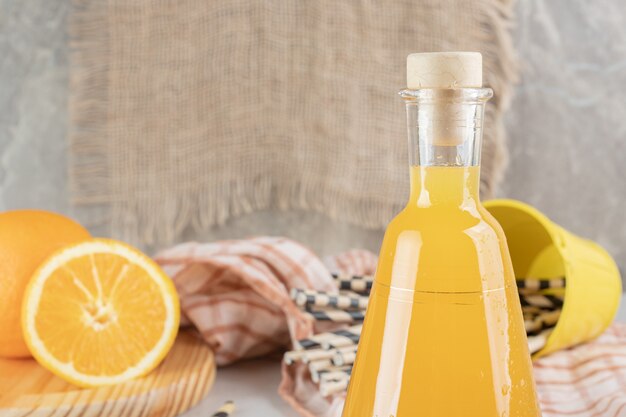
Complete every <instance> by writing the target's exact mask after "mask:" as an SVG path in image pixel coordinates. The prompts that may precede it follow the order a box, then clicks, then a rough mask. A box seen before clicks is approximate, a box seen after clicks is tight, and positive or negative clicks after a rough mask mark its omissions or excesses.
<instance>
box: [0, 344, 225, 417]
mask: <svg viewBox="0 0 626 417" xmlns="http://www.w3.org/2000/svg"><path fill="white" fill-rule="evenodd" d="M214 379H215V362H214V359H213V353H212V352H211V350H210V349H209V348H208V347H207V346H206V344H204V343H203V342H202V341H201V340H200V339H199V338H198V337H197V336H196V335H195V334H193V333H191V332H181V333H180V334H179V335H178V338H177V339H176V342H175V343H174V346H173V347H172V350H171V351H170V352H169V353H168V355H167V357H166V358H165V360H164V361H163V363H161V365H159V367H158V368H157V369H155V370H154V371H152V372H151V373H150V374H148V375H147V376H145V377H143V378H139V379H136V380H133V381H130V382H126V383H124V384H119V385H114V386H110V387H101V388H91V389H82V388H78V387H76V386H74V385H71V384H68V383H67V382H65V381H63V380H61V379H60V378H57V377H56V376H54V375H52V374H51V373H50V372H48V371H47V370H45V369H44V368H42V367H41V366H39V364H37V362H35V361H34V360H33V359H24V360H6V359H0V417H25V416H28V417H50V416H55V417H56V416H59V417H74V416H81V417H92V416H100V417H108V416H110V417H124V416H141V417H171V416H176V415H178V414H180V413H182V412H183V411H185V410H188V409H189V408H191V407H193V406H194V405H195V404H196V403H197V402H198V401H200V400H201V399H202V398H204V397H205V396H206V395H207V393H208V392H209V390H210V389H211V386H212V385H213V380H214Z"/></svg>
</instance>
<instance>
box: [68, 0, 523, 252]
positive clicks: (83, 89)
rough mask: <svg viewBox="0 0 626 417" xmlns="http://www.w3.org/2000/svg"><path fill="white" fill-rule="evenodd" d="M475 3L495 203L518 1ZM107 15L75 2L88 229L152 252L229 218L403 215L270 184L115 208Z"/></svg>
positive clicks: (368, 221)
mask: <svg viewBox="0 0 626 417" xmlns="http://www.w3.org/2000/svg"><path fill="white" fill-rule="evenodd" d="M480 3H481V5H482V6H483V7H482V11H483V15H482V16H481V18H482V20H483V22H484V27H485V28H491V29H493V30H485V31H484V32H483V34H484V36H485V37H486V38H488V44H489V45H490V47H489V48H488V49H487V50H484V51H482V52H483V55H485V56H488V57H489V58H488V59H485V61H486V62H494V63H495V64H496V66H497V67H496V68H491V67H489V66H488V67H487V68H486V71H485V73H486V74H487V77H486V80H485V82H486V84H487V85H488V86H490V87H491V88H493V89H494V91H495V93H496V95H495V97H494V99H493V100H492V102H491V103H490V104H489V105H488V106H487V110H486V112H487V114H486V118H487V123H491V124H493V125H494V126H495V129H493V130H491V131H490V132H488V133H487V135H492V136H494V137H493V138H492V139H494V140H493V141H492V143H493V144H494V146H493V147H485V148H484V149H483V155H484V156H483V160H486V159H489V160H492V161H494V163H493V164H492V165H488V164H483V166H482V170H483V175H482V178H483V181H482V184H481V192H482V194H483V198H485V197H491V196H493V194H494V192H495V189H496V187H497V185H498V184H499V182H500V181H501V179H502V175H503V172H504V169H505V167H506V164H507V153H506V147H505V145H504V141H505V132H504V125H503V121H502V117H500V116H501V115H502V113H503V112H504V111H505V110H506V109H507V108H508V107H509V103H510V100H511V96H512V88H511V87H512V86H511V84H510V80H517V68H518V66H517V59H516V56H515V52H514V48H513V43H512V39H511V34H510V30H511V27H512V24H513V19H512V16H513V9H514V5H515V1H514V0H500V1H499V2H496V3H495V4H496V7H494V2H493V1H489V0H480ZM107 16H108V15H107V2H106V1H94V0H73V13H72V18H71V22H70V47H71V61H72V73H71V79H70V87H71V88H70V91H71V99H70V108H69V112H70V118H71V126H72V127H73V129H72V130H71V131H70V136H69V137H70V147H71V157H70V158H71V159H70V164H69V178H70V189H71V194H72V202H73V203H74V204H75V205H77V206H81V207H82V209H84V210H85V211H83V217H85V218H88V219H89V220H88V221H87V223H88V225H89V226H92V227H95V228H98V230H100V231H101V233H103V234H106V235H111V236H114V237H118V238H122V239H125V240H127V241H129V242H133V243H135V244H142V245H153V244H155V243H159V244H165V243H172V242H174V241H175V240H176V239H177V238H178V237H179V236H180V235H181V234H182V233H183V232H184V231H185V230H186V229H187V228H190V227H192V228H193V229H195V230H206V229H207V228H209V227H211V226H214V225H216V224H223V223H224V222H226V221H227V220H228V219H230V218H232V217H236V216H240V215H243V214H246V213H251V212H254V211H256V210H263V209H269V208H280V209H283V210H286V209H307V210H314V211H317V212H320V213H324V214H326V215H328V216H330V217H331V218H333V219H339V220H343V221H347V222H350V223H353V224H356V225H360V226H363V227H365V228H372V229H374V228H382V227H385V226H386V224H387V222H388V221H389V220H390V219H391V218H392V217H393V216H394V215H395V214H396V213H397V212H398V211H399V210H400V209H401V208H402V204H394V203H392V202H388V201H372V200H365V199H363V198H359V197H354V196H346V195H345V194H344V193H343V192H342V191H341V190H336V189H334V188H333V187H332V184H313V183H307V182H295V183H294V182H288V183H286V182H283V181H281V180H279V179H275V178H267V177H263V178H257V179H256V180H254V181H246V182H243V181H237V182H233V183H221V184H218V185H217V192H216V191H214V190H212V191H211V193H210V194H209V193H202V192H201V193H198V194H197V199H198V204H199V205H198V206H196V205H195V204H192V202H190V201H188V200H185V198H182V196H177V195H175V194H174V195H168V196H167V198H165V197H163V196H162V197H161V198H160V199H158V200H155V201H148V202H143V203H145V204H143V203H142V204H130V203H129V202H126V201H116V200H115V198H112V196H113V195H114V193H113V192H114V190H112V187H111V184H110V179H111V178H110V176H109V173H110V172H111V169H112V167H111V166H110V161H109V160H108V159H107V152H106V151H105V150H106V148H107V146H109V142H108V140H107V139H108V131H107V108H108V104H109V103H108V94H107V93H108V91H107V87H108V84H107V76H108V67H107V62H108V59H107V58H106V57H108V56H109V55H110V51H109V49H108V46H109V33H108V32H107V29H108V22H107ZM103 57H104V58H103ZM490 155H493V158H492V157H491V156H490ZM487 156H489V157H488V158H487ZM209 195H210V196H211V197H209ZM312 196H315V198H313V197H312ZM192 207H202V208H203V210H201V211H199V210H192ZM355 208H356V209H355ZM94 213H95V215H94Z"/></svg>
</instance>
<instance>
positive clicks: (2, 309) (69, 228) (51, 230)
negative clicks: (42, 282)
mask: <svg viewBox="0 0 626 417" xmlns="http://www.w3.org/2000/svg"><path fill="white" fill-rule="evenodd" d="M89 238H90V235H89V232H88V231H87V230H86V229H85V228H84V227H82V226H81V225H80V224H78V223H76V222H75V221H73V220H71V219H68V218H67V217H64V216H61V215H59V214H55V213H50V212H47V211H41V210H15V211H7V212H4V213H0V356H2V357H9V358H19V357H28V356H30V352H29V351H28V348H27V347H26V343H24V339H23V337H22V330H21V324H20V313H21V307H22V298H23V295H24V289H25V288H26V284H28V281H29V280H30V278H31V276H32V275H33V273H34V272H35V270H36V269H37V267H38V266H39V264H41V263H42V262H43V261H44V260H45V259H46V258H47V257H48V256H49V255H51V254H52V253H53V252H55V251H56V250H58V249H60V248H62V247H64V246H67V245H69V244H73V243H77V242H80V241H83V240H86V239H89Z"/></svg>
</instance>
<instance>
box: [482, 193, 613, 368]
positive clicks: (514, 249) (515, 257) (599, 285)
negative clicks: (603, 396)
mask: <svg viewBox="0 0 626 417" xmlns="http://www.w3.org/2000/svg"><path fill="white" fill-rule="evenodd" d="M484 205H485V207H486V208H487V210H489V212H490V213H491V214H492V215H493V216H494V217H495V218H496V220H498V222H499V223H500V225H501V226H502V228H503V229H504V233H505V235H506V239H507V243H508V246H509V252H510V253H511V260H512V261H513V269H514V270H515V276H516V277H518V278H522V277H527V278H552V277H560V276H562V277H565V294H564V303H563V310H562V312H561V316H560V318H559V321H558V322H557V324H556V327H555V328H554V331H553V332H552V333H551V335H550V336H549V338H548V340H547V342H546V345H545V346H544V348H543V349H541V350H540V351H538V352H537V353H536V354H535V355H534V356H533V358H538V357H540V356H544V355H547V354H548V353H551V352H554V351H557V350H560V349H565V348H568V347H570V346H574V345H577V344H579V343H583V342H586V341H589V340H591V339H593V338H595V337H597V336H599V335H600V334H601V333H602V332H603V331H604V330H605V329H606V328H607V327H608V326H609V325H610V324H611V322H612V321H613V318H614V317H615V314H616V312H617V308H618V306H619V301H620V298H621V294H622V281H621V278H620V273H619V270H618V269H617V265H616V264H615V261H614V260H613V258H611V256H610V255H609V254H608V253H607V252H606V251H605V250H604V249H603V248H602V247H600V246H599V245H598V244H596V243H594V242H592V241H590V240H587V239H582V238H580V237H578V236H575V235H574V234H572V233H570V232H568V231H567V230H565V229H563V228H562V227H560V226H558V225H557V224H555V223H553V222H552V221H551V220H550V219H548V218H547V217H546V216H544V215H543V214H542V213H540V212H539V211H538V210H537V209H535V208H533V207H531V206H529V205H528V204H524V203H522V202H520V201H515V200H490V201H487V202H485V204H484Z"/></svg>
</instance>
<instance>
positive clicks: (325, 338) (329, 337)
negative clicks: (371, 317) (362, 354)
mask: <svg viewBox="0 0 626 417" xmlns="http://www.w3.org/2000/svg"><path fill="white" fill-rule="evenodd" d="M362 328H363V325H361V324H357V325H354V326H351V327H349V328H347V329H340V330H335V331H332V332H326V333H320V334H316V335H314V336H311V337H310V338H306V339H300V340H297V341H296V343H295V349H296V350H310V349H319V348H322V349H331V348H333V347H336V346H334V345H333V343H332V342H336V341H337V340H339V339H341V340H344V339H347V340H348V341H349V342H350V343H349V344H343V345H342V346H337V347H344V346H349V345H350V344H353V345H356V344H357V343H359V337H360V336H361V329H362Z"/></svg>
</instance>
